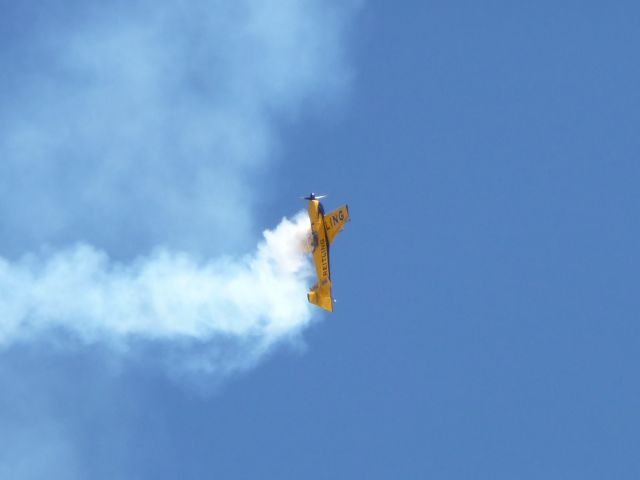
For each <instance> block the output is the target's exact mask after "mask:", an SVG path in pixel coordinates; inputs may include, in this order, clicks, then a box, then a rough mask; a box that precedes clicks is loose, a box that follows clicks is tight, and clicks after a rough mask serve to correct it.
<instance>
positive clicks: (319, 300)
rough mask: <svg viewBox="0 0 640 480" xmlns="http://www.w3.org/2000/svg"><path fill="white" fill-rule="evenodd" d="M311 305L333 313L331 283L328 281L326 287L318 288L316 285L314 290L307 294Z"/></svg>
mask: <svg viewBox="0 0 640 480" xmlns="http://www.w3.org/2000/svg"><path fill="white" fill-rule="evenodd" d="M307 298H308V299H309V303H313V304H314V305H317V306H319V307H320V308H324V309H325V310H327V311H329V312H333V299H332V298H331V282H330V281H327V282H326V283H325V285H323V286H321V287H318V285H314V286H313V288H312V289H311V290H310V291H309V293H307Z"/></svg>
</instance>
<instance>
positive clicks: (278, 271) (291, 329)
mask: <svg viewBox="0 0 640 480" xmlns="http://www.w3.org/2000/svg"><path fill="white" fill-rule="evenodd" d="M308 232H309V220H308V217H307V215H306V213H305V212H301V213H299V214H298V215H296V216H295V217H294V218H293V220H288V219H286V218H284V219H283V220H282V222H281V223H280V224H279V225H278V226H277V228H275V229H274V230H267V231H265V232H264V240H263V241H262V242H261V243H260V244H259V245H258V247H257V250H256V252H255V253H253V254H252V255H249V256H246V257H244V258H240V259H232V258H223V259H215V260H201V259H198V258H196V257H195V256H192V255H189V254H186V253H175V252H170V251H168V250H164V249H159V250H156V251H155V252H153V253H152V254H151V255H150V256H148V257H142V258H138V259H137V260H135V261H134V262H133V263H130V264H121V263H115V262H111V261H110V260H109V258H108V256H107V254H106V253H104V252H101V251H98V250H96V249H95V248H93V247H91V246H88V245H79V246H77V247H75V248H73V249H69V250H66V251H62V252H57V253H55V254H53V255H51V256H50V257H48V258H42V257H40V256H34V255H30V256H27V257H24V258H22V259H21V260H20V261H17V262H9V261H7V260H4V259H0V312H2V315H1V316H0V346H5V347H6V346H9V345H11V344H13V343H15V342H20V341H25V340H29V339H32V338H33V337H38V336H41V335H43V334H44V335H46V334H47V333H49V332H51V331H60V330H61V331H64V332H66V333H68V334H71V335H72V336H73V337H74V338H76V339H77V340H79V341H80V342H82V343H84V344H91V343H95V342H100V343H106V344H108V345H110V346H113V347H115V348H117V349H123V348H125V349H126V347H127V342H128V341H130V340H136V339H142V340H152V341H154V340H156V341H161V342H162V341H174V340H178V341H187V342H191V341H193V342H198V343H201V344H203V343H204V344H207V342H209V343H208V347H209V348H210V349H211V351H210V352H208V353H209V355H208V354H207V352H204V354H202V353H201V354H200V355H199V357H198V358H197V362H196V361H194V359H193V357H190V356H189V355H187V356H186V361H187V362H189V363H190V365H189V367H190V368H195V369H197V370H205V371H209V372H212V371H213V372H219V373H227V372H229V371H232V370H235V369H238V368H243V367H246V366H249V365H252V364H253V363H255V361H257V360H258V359H259V358H260V357H261V356H262V355H263V354H265V353H266V352H268V351H269V349H270V348H271V347H272V346H273V345H275V344H277V343H278V342H280V341H282V340H284V339H287V338H291V337H294V336H295V334H296V333H298V332H299V331H300V329H301V328H303V327H304V326H306V325H307V324H308V323H309V321H310V319H311V309H310V307H309V305H308V303H307V300H306V289H307V286H308V284H309V276H310V274H311V268H310V262H309V260H308V258H307V257H306V255H305V253H304V250H303V248H304V243H305V240H306V238H307V235H308ZM222 345H224V350H222V349H221V346H222Z"/></svg>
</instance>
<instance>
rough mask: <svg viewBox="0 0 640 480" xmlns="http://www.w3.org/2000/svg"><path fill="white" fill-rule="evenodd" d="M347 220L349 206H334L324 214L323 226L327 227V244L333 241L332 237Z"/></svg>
mask: <svg viewBox="0 0 640 480" xmlns="http://www.w3.org/2000/svg"><path fill="white" fill-rule="evenodd" d="M348 221H349V206H348V205H343V206H341V207H339V208H336V209H335V210H334V211H333V212H331V213H327V214H325V216H324V226H325V228H326V229H327V238H328V239H329V245H331V244H332V243H333V239H334V238H335V237H336V235H338V233H340V230H342V228H343V227H344V225H345V223H347V222H348Z"/></svg>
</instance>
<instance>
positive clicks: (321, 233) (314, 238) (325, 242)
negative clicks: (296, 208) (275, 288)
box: [304, 193, 349, 312]
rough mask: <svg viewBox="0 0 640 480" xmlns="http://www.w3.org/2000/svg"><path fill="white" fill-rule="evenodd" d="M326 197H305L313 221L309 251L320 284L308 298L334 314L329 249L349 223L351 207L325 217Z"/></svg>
mask: <svg viewBox="0 0 640 480" xmlns="http://www.w3.org/2000/svg"><path fill="white" fill-rule="evenodd" d="M324 197H325V195H321V196H316V195H315V194H314V193H311V194H310V195H309V196H308V197H304V199H305V200H309V220H310V221H311V236H310V239H309V246H308V247H309V251H311V252H313V263H315V266H316V274H317V276H318V283H316V284H315V285H314V286H313V287H312V288H311V290H310V291H309V293H308V294H307V298H308V299H309V302H311V303H313V304H314V305H317V306H319V307H321V308H324V309H325V310H328V311H330V312H333V297H332V296H331V266H330V264H329V247H330V246H331V244H332V243H333V239H334V238H336V235H338V233H340V230H342V228H343V227H344V225H345V223H347V222H348V221H349V207H348V206H347V205H343V206H341V207H340V208H337V209H335V210H334V211H333V212H331V213H329V214H327V215H325V213H324V208H323V207H322V204H321V203H320V199H321V198H324Z"/></svg>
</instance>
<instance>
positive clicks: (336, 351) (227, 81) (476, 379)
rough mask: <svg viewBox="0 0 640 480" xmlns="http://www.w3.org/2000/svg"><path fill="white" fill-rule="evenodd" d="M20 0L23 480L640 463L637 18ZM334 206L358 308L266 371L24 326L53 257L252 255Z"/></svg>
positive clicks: (15, 32)
mask: <svg viewBox="0 0 640 480" xmlns="http://www.w3.org/2000/svg"><path fill="white" fill-rule="evenodd" d="M1 5H2V9H3V11H4V12H5V13H6V15H2V18H3V20H0V22H1V23H0V25H2V28H0V32H2V33H1V35H2V47H0V62H2V64H3V68H2V69H1V71H2V72H3V73H2V74H1V75H0V101H1V102H2V105H3V108H2V109H1V112H0V125H1V126H2V133H0V218H1V219H2V221H1V222H0V228H1V229H0V231H1V232H2V235H0V257H2V259H3V262H4V263H2V264H0V267H2V268H0V273H2V272H3V271H4V272H9V274H6V273H5V274H4V276H2V275H0V280H4V283H2V286H3V290H4V291H1V292H0V300H1V302H0V305H3V306H4V307H5V311H0V320H1V321H2V332H1V335H0V338H1V339H2V353H0V358H1V360H0V390H1V391H2V392H3V393H2V395H0V422H1V424H2V429H0V430H1V432H0V476H2V477H7V478H17V479H23V478H24V479H29V478H42V477H43V475H45V474H46V476H47V477H48V478H61V479H67V478H71V479H74V478H96V479H102V478H104V479H113V478H122V479H144V478H154V479H158V478H167V479H168V478H176V477H180V478H193V479H196V478H197V479H199V478H312V479H315V478H318V479H325V478H445V479H458V478H459V479H466V478H481V479H484V478H486V479H502V478H504V479H511V478H523V479H529V478H530V479H537V478H550V479H564V478H594V479H595V478H625V479H626V478H629V479H633V478H637V477H638V475H640V460H638V455H637V451H638V450H639V448H640V445H639V442H638V436H637V431H638V430H639V429H640V415H639V414H638V408H637V407H638V398H639V396H640V387H639V386H638V381H637V379H636V365H637V364H638V360H640V358H639V354H638V351H639V347H640V328H639V327H638V324H637V321H638V311H640V296H639V295H638V289H637V285H636V284H637V272H638V269H639V267H640V261H639V260H640V257H639V255H638V253H637V245H638V244H639V240H640V238H639V237H640V235H639V234H640V228H639V227H638V221H637V211H638V207H640V196H639V195H638V193H637V184H638V180H639V179H640V167H639V166H638V165H639V164H638V160H637V159H638V157H639V154H640V140H639V139H638V136H637V131H636V128H635V127H636V126H637V125H638V124H640V118H639V117H640V113H639V112H640V90H639V89H638V85H640V65H639V64H638V62H637V61H636V59H635V57H637V54H636V53H637V52H636V50H637V49H636V48H635V46H636V45H638V44H640V30H639V25H638V21H637V17H638V13H640V12H639V10H638V7H637V6H636V5H635V4H634V3H632V2H618V3H616V4H615V5H609V6H604V5H602V4H598V3H595V2H563V3H558V2H536V3H535V4H531V5H526V6H523V5H517V6H516V5H514V4H512V3H509V2H491V3H488V4H485V5H482V6H481V5H477V4H474V3H472V2H405V3H403V4H402V5H398V4H397V3H392V2H379V1H374V0H369V1H363V2H360V3H359V4H355V5H354V4H350V5H348V6H345V4H344V3H340V2H321V1H315V0H314V1H306V2H293V1H291V2H281V3H279V4H278V5H277V6H276V7H270V8H264V7H261V6H260V4H259V3H257V2H239V3H238V4H237V5H239V6H237V7H229V6H228V4H227V2H215V1H214V2H207V1H199V2H194V3H193V4H192V6H189V7H178V6H175V5H174V4H172V3H169V2H159V3H154V6H156V5H157V6H156V7H155V8H152V7H151V6H150V2H145V1H139V2H135V3H134V4H132V5H133V6H130V5H129V4H123V3H121V2H110V3H108V4H102V5H103V6H102V7H98V6H97V5H98V4H97V3H94V2H83V3H80V2H66V3H65V4H64V5H62V6H61V5H54V4H51V3H48V4H47V3H44V4H42V3H38V4H37V3H29V2H27V3H25V4H23V5H21V6H16V5H13V4H9V3H7V2H3V3H2V4H1ZM149 12H152V13H149ZM17 25H22V27H21V28H17V27H16V26H17ZM123 51H126V52H127V54H126V55H123V54H122V52H123ZM312 190H313V191H316V192H322V193H328V194H329V195H330V196H329V197H328V198H327V200H326V202H325V205H326V207H327V208H329V209H332V208H333V207H336V206H338V205H340V204H342V203H343V202H348V203H349V206H350V212H351V217H352V221H351V223H350V224H349V225H348V226H347V227H346V228H345V230H344V231H343V232H342V233H341V234H340V236H339V237H338V238H337V240H336V243H335V247H334V248H333V249H332V274H333V283H334V294H335V296H336V297H337V300H338V303H337V306H336V312H335V313H334V314H333V315H331V316H329V315H325V314H323V313H319V312H313V311H311V310H310V311H309V312H307V311H304V312H303V313H302V317H303V318H305V319H306V320H305V323H302V324H301V326H300V327H299V328H298V329H296V330H295V335H293V336H292V338H291V339H289V340H290V341H289V340H285V341H279V342H278V343H277V344H275V346H273V347H272V348H270V349H269V350H268V352H267V354H266V355H262V354H260V355H257V356H256V355H253V353H252V357H251V359H252V360H251V362H250V364H248V365H245V366H244V367H243V368H241V369H240V370H242V371H235V370H234V371H232V372H231V373H230V374H228V375H220V374H219V373H216V372H214V373H211V372H207V371H204V372H203V371H200V370H198V369H196V370H195V371H192V370H189V369H185V368H183V364H184V363H185V362H186V363H188V362H189V361H190V360H191V359H193V358H200V356H199V355H200V354H201V352H200V350H205V351H208V349H210V348H212V345H213V347H215V348H223V347H218V346H217V344H216V343H215V340H214V341H212V342H213V343H211V342H209V340H206V341H203V342H198V341H196V342H191V341H186V342H185V341H184V339H180V338H178V339H177V340H176V339H174V338H172V337H169V338H162V339H161V340H160V341H157V340H154V339H149V338H147V337H146V336H145V335H150V333H149V331H146V330H142V332H143V333H142V334H141V335H140V336H139V337H135V338H133V339H129V340H127V341H126V342H124V343H123V342H115V346H114V342H112V341H111V340H108V341H105V340H101V339H100V336H99V335H97V334H95V335H94V336H89V337H83V336H82V335H79V334H78V331H80V332H82V331H83V330H82V325H86V319H85V322H84V323H83V319H82V318H81V316H80V318H74V319H71V320H69V319H62V320H61V321H60V322H59V323H57V324H54V325H53V327H51V326H48V327H47V328H46V329H41V330H38V328H36V327H37V322H36V323H35V325H36V327H34V323H29V322H22V323H20V322H16V323H15V324H12V323H8V320H7V319H9V320H11V319H15V318H18V316H17V314H16V313H15V312H13V311H9V310H8V307H7V306H12V305H19V306H22V305H25V304H26V305H27V307H25V308H29V307H28V305H29V304H28V303H18V304H14V303H12V302H11V301H10V300H11V299H12V298H14V297H16V296H17V295H18V294H19V293H20V292H19V291H18V288H19V286H20V285H24V283H20V282H19V281H18V280H17V279H16V276H15V275H16V274H17V273H19V274H21V275H22V274H24V272H25V271H31V270H28V268H33V269H34V270H33V271H36V272H37V271H39V270H38V268H39V267H38V265H39V264H38V260H37V259H38V258H49V257H50V255H51V252H54V254H55V252H57V251H59V250H62V251H64V249H68V248H75V247H74V245H76V243H77V242H84V243H85V244H88V245H91V246H92V248H95V249H96V250H97V251H102V252H105V254H106V255H108V257H109V258H110V259H111V260H112V261H113V262H119V263H117V264H116V265H119V266H120V267H114V268H115V269H116V270H118V268H125V270H126V267H122V266H126V265H131V264H134V265H135V262H136V261H140V260H136V259H139V258H140V257H141V256H142V258H155V257H149V255H152V253H150V252H152V251H153V249H154V248H156V247H162V248H167V249H173V250H178V251H185V252H188V254H189V255H193V256H194V258H197V259H202V258H209V257H213V258H220V256H221V255H223V256H224V258H233V256H234V255H243V254H252V253H253V251H254V250H255V246H256V244H257V243H258V242H259V241H260V238H261V236H260V233H261V231H262V230H264V229H266V228H270V229H272V228H274V227H275V226H276V225H277V224H278V222H280V220H281V218H282V216H283V215H287V216H292V215H293V214H295V213H296V212H297V211H298V210H300V209H301V208H303V207H304V204H303V203H300V201H299V200H298V199H297V197H298V196H300V195H301V194H305V193H307V192H309V191H312ZM229 212H234V213H233V215H230V213H229ZM173 250H171V251H173ZM25 255H27V257H25ZM29 255H31V256H29ZM34 255H35V257H34ZM25 258H26V260H25ZM34 258H35V260H34ZM30 262H31V263H30ZM34 263H35V265H36V267H30V266H31V265H33V264H34ZM2 269H4V270H2ZM118 271H121V270H118ZM12 275H13V276H12ZM34 275H36V274H34ZM36 276H37V275H36ZM92 278H93V277H92ZM22 288H26V287H22ZM11 289H13V290H11ZM26 297H28V296H26ZM28 298H31V297H28ZM25 302H26V301H25ZM29 318H30V317H29ZM35 318H36V320H37V317H35ZM212 321H213V319H212ZM74 322H75V323H74ZM176 322H178V323H179V324H181V325H183V324H184V322H185V320H184V318H176ZM180 322H183V323H180ZM15 325H18V327H19V328H16V329H15V330H11V329H10V328H9V327H11V326H12V327H15ZM6 332H10V333H11V334H10V335H9V334H8V333H6ZM145 332H146V333H145ZM260 345H261V344H260ZM234 348H236V347H234ZM223 351H224V348H223ZM247 351H249V352H254V351H255V350H252V349H249V350H245V349H243V348H239V347H238V348H236V350H234V352H239V353H238V355H241V354H244V353H246V352H247ZM215 358H218V357H215ZM176 365H177V367H176ZM249 367H251V368H249Z"/></svg>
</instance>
